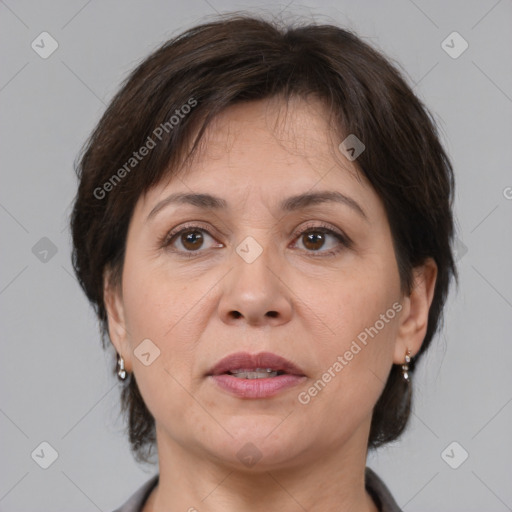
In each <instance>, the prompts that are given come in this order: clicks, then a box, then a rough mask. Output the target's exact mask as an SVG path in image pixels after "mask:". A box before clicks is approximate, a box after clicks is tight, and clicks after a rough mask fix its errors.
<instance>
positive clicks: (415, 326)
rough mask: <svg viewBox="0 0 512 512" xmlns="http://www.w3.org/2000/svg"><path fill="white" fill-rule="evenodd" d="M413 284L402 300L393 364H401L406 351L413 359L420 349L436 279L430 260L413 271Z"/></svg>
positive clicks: (435, 266)
mask: <svg viewBox="0 0 512 512" xmlns="http://www.w3.org/2000/svg"><path fill="white" fill-rule="evenodd" d="M413 273H414V284H413V289H412V291H411V293H410V295H409V296H407V297H405V298H404V299H403V306H404V307H403V311H402V313H401V315H400V324H399V326H398V334H397V337H396V342H395V354H394V357H393V361H394V363H395V364H403V363H404V360H405V353H406V351H407V349H409V350H410V351H411V357H414V356H415V355H416V354H417V353H418V351H419V350H420V348H421V344H422V343H423V340H424V338H425V334H426V332H427V325H428V312H429V309H430V305H431V304H432V299H433V298H434V290H435V285H436V278H437V265H436V262H435V261H434V260H433V259H432V258H427V260H426V261H425V262H424V263H423V264H422V265H421V266H418V267H415V268H414V269H413Z"/></svg>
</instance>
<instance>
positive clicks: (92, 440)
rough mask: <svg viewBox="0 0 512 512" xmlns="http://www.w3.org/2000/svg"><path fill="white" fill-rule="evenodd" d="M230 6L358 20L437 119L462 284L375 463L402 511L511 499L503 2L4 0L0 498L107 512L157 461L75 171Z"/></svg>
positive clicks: (508, 153)
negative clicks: (76, 230)
mask: <svg viewBox="0 0 512 512" xmlns="http://www.w3.org/2000/svg"><path fill="white" fill-rule="evenodd" d="M237 9H243V10H250V11H256V12H262V11H263V10H268V11H270V12H273V13H277V12H279V11H280V10H285V11H287V12H290V13H292V14H298V15H305V16H313V15H314V16H315V17H316V19H317V20H319V21H324V22H332V23H338V24H341V25H343V26H345V27H348V28H352V29H355V30H356V31H357V32H358V33H359V34H360V35H361V36H363V37H364V38H365V39H366V40H368V41H370V42H372V43H374V44H375V45H377V46H378V47H379V48H381V49H382V50H384V52H385V53H386V54H387V55H388V56H390V57H391V58H393V59H395V60H396V61H398V62H399V63H400V64H401V66H402V67H403V68H404V69H405V70H406V73H407V76H408V78H409V80H410V82H411V84H413V85H414V90H415V91H416V93H417V94H418V95H419V96H420V98H422V99H423V100H424V101H425V102H426V104H427V105H428V106H429V107H430V108H431V109H432V110H433V111H434V112H435V114H436V118H437V120H438V122H439V124H440V127H441V130H442V133H443V140H444V142H445V144H446V147H447V149H448V152H449V154H450V156H451V158H452V159H453V163H454V165H455V171H456V178H457V194H456V219H457V227H458V231H459V232H458V242H457V254H458V263H459V268H460V275H461V286H460V289H459V291H458V292H457V291H456V289H453V291H452V293H451V295H450V300H449V303H448V305H447V309H446V322H445V327H444V329H443V330H442V332H441V333H440V335H439V336H438V337H437V338H436V340H434V343H433V346H432V349H431V351H430V352H429V353H428V354H427V355H426V357H425V358H424V359H423V361H422V363H421V364H420V365H419V366H418V367H417V372H416V373H415V375H414V387H415V403H414V414H413V416H412V422H411V425H410V428H409V429H408V431H407V433H406V434H405V435H404V436H403V438H402V439H401V440H400V441H399V442H396V443H393V444H392V445H390V446H387V447H385V448H383V449H381V450H380V451H379V452H378V453H377V454H375V455H373V456H371V458H370V459H369V461H368V465H369V466H371V467H372V468H374V469H375V470H376V471H377V473H378V474H379V475H380V476H381V477H382V478H383V479H384V481H385V482H386V483H387V485H388V486H389V487H390V489H391V491H392V493H393V494H394V496H395V498H396V500H397V502H398V504H399V505H400V506H401V507H402V508H403V509H404V510H405V511H421V512H422V511H424V512H431V511H432V510H437V511H447V512H448V511H465V512H470V511H475V512H476V511H478V512H481V511H483V510H485V511H486V512H502V511H505V510H512V486H511V485H510V484H511V480H510V475H511V473H512V472H511V469H512V468H511V463H510V458H511V455H512V441H511V436H510V432H511V431H512V429H511V424H512V403H511V402H512V372H511V371H510V363H511V357H510V356H511V352H512V344H511V343H510V332H511V328H512V315H511V310H512V286H511V285H512V270H511V266H510V262H511V261H512V260H511V254H512V237H511V231H512V223H511V218H512V217H511V213H512V175H511V172H510V164H511V161H512V122H511V120H512V117H511V114H512V72H511V67H510V63H511V62H512V30H511V26H512V25H511V21H512V2H511V1H510V0H501V1H496V0H485V1H451V2H444V1H441V0H437V1H432V2H427V1H424V0H415V1H412V0H396V1H385V2H378V1H365V2H355V1H348V0H310V1H309V2H308V5H307V6H305V5H300V4H299V3H298V2H294V1H293V0H291V1H289V0H287V1H286V2H283V3H282V4H280V5H276V4H272V3H270V2H269V3H268V4H267V3H265V2H256V1H254V2H251V1H243V2H235V1H233V0H188V1H187V2H178V1H176V0H175V1H167V2H166V1H164V0H159V1H157V0H155V1H152V2H142V1H138V2H137V1H124V2H121V1H105V2H100V1H99V0H89V1H83V0H80V1H78V0H77V1H67V2H64V1H63V0H52V1H46V2H36V1H14V0H7V1H3V2H0V24H1V25H0V38H1V42H2V44H1V58H2V65H1V70H2V72H1V78H0V120H1V121H0V122H1V126H2V137H1V138H0V144H1V154H2V187H1V189H0V190H1V191H0V218H1V226H2V243H3V245H2V249H3V250H2V265H1V271H0V272H1V273H0V302H1V311H2V326H3V329H2V336H3V337H2V353H3V354H2V357H1V360H0V375H1V377H0V378H1V402H0V431H1V435H0V447H1V461H2V467H1V478H0V510H2V511H7V510H8V511H11V512H17V511H49V510H52V511H54V512H57V511H69V510H73V511H76V512H79V511H96V510H102V511H105V512H108V511H111V510H113V509H114V508H116V507H117V506H119V505H120V504H121V503H122V502H123V501H124V500H126V499H127V497H128V496H129V495H130V494H131V493H132V492H133V491H134V490H135V489H136V488H137V487H138V486H140V485H141V484H142V483H143V482H145V481H146V480H147V479H148V478H149V477H150V476H151V475H152V474H153V473H154V472H156V470H157V468H151V467H149V468H146V467H139V466H137V464H136V463H135V462H134V460H133V459H132V456H131V454H130V452H129V447H128V442H127V440H126V438H125V437H124V435H123V423H122V421H121V419H120V417H119V414H118V397H119V388H118V385H117V382H116V381H115V379H114V378H113V377H110V358H109V356H110V354H106V353H104V352H103V351H102V349H101V345H100V341H99V333H98V328H97V323H96V319H95V317H94V314H93V311H92V309H91V308H90V307H89V305H88V303H87V301H86V299H85V296H84V295H83V294H82V292H81V290H80V288H79V286H78V284H77V281H76V280H75V278H74V276H73V273H72V269H71V263H70V249H71V247H70V236H69V230H68V227H67V223H68V216H69V213H70V202H71V201H72V199H73V197H74V194H75V188H76V178H75V174H74V171H73V167H72V165H73V161H74V159H75V158H76V156H77V153H78V151H79V149H80V147H81V145H82V144H83V142H84V141H85V139H86V137H87V136H88V134H89V133H90V131H91V130H92V128H93V127H94V125H95V124H96V122H97V121H98V120H99V117H100V115H101V114H102V112H103V111H104V109H105V105H106V104H107V103H108V102H109V100H110V99H111V98H112V96H113V94H114V93H115V91H116V89H117V87H118V85H119V83H120V81H121V80H122V79H123V78H124V77H125V76H126V75H127V73H128V72H129V71H130V70H131V69H132V68H133V67H134V66H135V65H136V64H137V63H138V62H139V61H140V59H142V58H143V57H145V56H146V55H147V54H148V53H149V52H150V51H151V50H153V49H154V48H156V46H157V45H159V44H160V43H161V42H163V41H164V40H166V39H168V38H169V37H170V36H171V35H174V34H176V33H178V32H180V31H181V30H183V29H185V28H188V27H190V26H191V25H194V24H196V23H198V22H200V21H204V19H205V17H206V16H208V15H212V14H215V12H226V11H232V10H237ZM43 32H47V33H48V34H43V35H41V34H42V33H43ZM453 32H457V33H456V34H453ZM57 44H58V47H57V49H56V50H55V46H56V45H57ZM466 45H467V48H466ZM54 50H55V51H54ZM52 51H53V53H52ZM41 443H48V444H41ZM466 456H467V458H466ZM55 457H56V459H55ZM45 466H48V467H47V468H46V469H45V468H44V467H45Z"/></svg>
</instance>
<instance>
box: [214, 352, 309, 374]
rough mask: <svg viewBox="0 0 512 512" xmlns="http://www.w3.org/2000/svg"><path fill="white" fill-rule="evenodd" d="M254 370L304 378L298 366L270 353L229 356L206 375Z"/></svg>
mask: <svg viewBox="0 0 512 512" xmlns="http://www.w3.org/2000/svg"><path fill="white" fill-rule="evenodd" d="M256 368H270V369H272V370H273V371H279V370H280V371H283V372H285V373H288V374H291V375H300V376H304V372H303V371H302V370H301V369H300V368H299V367H298V366H296V365H295V364H293V363H292V362H291V361H288V360H287V359H285V358H284V357H281V356H278V355H277V354H273V353H272V352H260V353H258V354H249V353H248V352H236V353H234V354H230V355H229V356H226V357H224V358H223V359H221V360H220V361H219V362H218V363H217V364H215V366H213V367H212V368H211V369H210V370H209V371H208V373H207V375H221V374H223V373H227V372H230V371H234V370H255V369H256Z"/></svg>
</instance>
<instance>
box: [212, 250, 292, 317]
mask: <svg viewBox="0 0 512 512" xmlns="http://www.w3.org/2000/svg"><path fill="white" fill-rule="evenodd" d="M233 259H234V266H233V269H232V270H231V272H229V273H228V275H227V276H226V279H224V280H223V282H222V286H223V289H222V297H221V299H220V301H219V316H220V318H221V319H222V321H223V322H225V323H226V324H232V325H237V324H239V323H241V322H244V323H246V324H247V325H251V326H265V325H268V326H278V325H281V324H285V323H286V322H288V321H289V320H290V318H291V315H292V311H293V305H292V300H291V296H292V295H293V294H292V292H291V291H290V287H289V285H287V283H286V282H285V281H284V279H283V276H282V272H279V268H278V266H277V265H276V264H275V263H276V262H275V259H274V264H273V263H272V261H270V260H271V258H270V252H269V250H268V249H266V248H264V249H263V252H262V253H261V254H260V255H259V256H258V257H257V258H256V259H255V260H254V261H252V262H249V261H250V260H247V261H246V260H244V259H243V258H242V257H240V256H239V255H238V254H237V253H234V258H233Z"/></svg>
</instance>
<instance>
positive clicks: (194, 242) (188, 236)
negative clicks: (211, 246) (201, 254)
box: [180, 229, 203, 251]
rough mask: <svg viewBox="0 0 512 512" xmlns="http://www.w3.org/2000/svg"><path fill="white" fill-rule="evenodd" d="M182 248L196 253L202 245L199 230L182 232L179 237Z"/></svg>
mask: <svg viewBox="0 0 512 512" xmlns="http://www.w3.org/2000/svg"><path fill="white" fill-rule="evenodd" d="M180 241H181V243H182V245H183V247H184V248H185V249H187V250H189V251H197V250H198V249H200V248H201V245H202V244H203V235H202V234H201V231H200V230H197V229H195V230H193V231H183V232H182V233H181V236H180Z"/></svg>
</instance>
